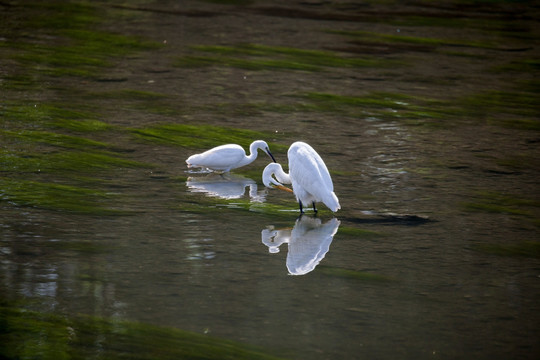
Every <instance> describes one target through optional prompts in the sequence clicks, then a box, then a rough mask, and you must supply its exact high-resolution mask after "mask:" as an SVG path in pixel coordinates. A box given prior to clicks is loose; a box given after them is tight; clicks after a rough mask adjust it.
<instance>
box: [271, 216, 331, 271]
mask: <svg viewBox="0 0 540 360" xmlns="http://www.w3.org/2000/svg"><path fill="white" fill-rule="evenodd" d="M339 224H340V222H339V220H338V219H336V218H333V219H331V220H329V221H327V222H326V223H324V224H322V223H321V220H320V219H318V218H315V217H308V216H305V215H304V216H302V217H300V218H299V219H298V220H296V224H295V225H294V227H293V228H292V229H280V230H274V228H273V227H270V228H269V229H264V230H263V231H262V232H261V238H262V242H263V244H265V245H266V246H268V250H269V252H271V253H277V252H279V247H280V246H281V244H283V243H287V244H288V245H289V251H288V253H287V270H288V271H289V274H291V275H305V274H307V273H309V272H311V271H313V270H314V269H315V267H316V266H317V265H319V263H320V262H321V260H322V259H324V257H325V255H326V253H327V252H328V250H329V249H330V244H331V243H332V240H333V239H334V235H335V234H336V233H337V231H338V228H339Z"/></svg>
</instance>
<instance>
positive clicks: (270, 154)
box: [266, 148, 276, 162]
mask: <svg viewBox="0 0 540 360" xmlns="http://www.w3.org/2000/svg"><path fill="white" fill-rule="evenodd" d="M266 153H267V154H268V156H270V157H271V158H272V161H273V162H276V159H274V155H272V153H271V152H270V149H269V148H266Z"/></svg>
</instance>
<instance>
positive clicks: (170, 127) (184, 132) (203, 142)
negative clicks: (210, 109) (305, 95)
mask: <svg viewBox="0 0 540 360" xmlns="http://www.w3.org/2000/svg"><path fill="white" fill-rule="evenodd" d="M131 131H132V132H133V134H135V135H136V136H138V137H140V138H142V139H145V140H148V141H153V142H157V143H162V144H169V145H178V146H182V147H186V148H195V149H206V148H211V147H214V146H218V145H223V144H231V143H233V144H238V145H240V146H242V147H244V148H245V149H246V151H247V152H248V153H249V145H250V144H251V143H252V142H253V141H255V140H259V139H260V140H264V139H266V138H269V137H271V136H272V134H271V133H265V132H261V131H254V130H247V129H239V128H232V127H224V126H212V125H188V124H163V125H157V126H153V127H147V128H143V129H132V130H131ZM268 145H269V147H270V151H274V150H280V151H283V150H284V149H287V148H286V147H285V146H283V145H280V144H274V143H271V142H269V143H268Z"/></svg>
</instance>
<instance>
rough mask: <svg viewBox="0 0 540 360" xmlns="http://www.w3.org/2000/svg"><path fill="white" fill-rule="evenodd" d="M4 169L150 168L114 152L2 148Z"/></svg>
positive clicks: (82, 170)
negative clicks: (34, 150) (31, 150)
mask: <svg viewBox="0 0 540 360" xmlns="http://www.w3.org/2000/svg"><path fill="white" fill-rule="evenodd" d="M0 166H1V170H0V173H2V172H5V173H7V172H10V173H17V174H21V173H50V174H56V175H58V174H63V175H66V174H67V173H73V172H76V173H77V174H78V175H80V174H82V173H89V172H94V171H96V170H106V169H114V168H129V167H149V165H148V164H143V163H140V162H137V161H133V160H128V159H123V158H121V157H118V156H116V155H115V154H114V153H111V152H94V151H56V152H47V153H44V152H30V151H14V150H10V151H8V150H0Z"/></svg>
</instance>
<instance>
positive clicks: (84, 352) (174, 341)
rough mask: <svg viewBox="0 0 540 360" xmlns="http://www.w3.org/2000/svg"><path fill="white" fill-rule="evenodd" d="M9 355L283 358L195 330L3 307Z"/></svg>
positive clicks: (3, 349)
mask: <svg viewBox="0 0 540 360" xmlns="http://www.w3.org/2000/svg"><path fill="white" fill-rule="evenodd" d="M0 321H1V324H2V329H1V331H0V340H1V341H0V343H1V345H0V357H1V358H3V359H4V358H5V359H23V358H24V359H86V358H94V357H96V356H98V357H99V358H103V359H126V358H137V359H141V360H142V359H268V360H271V359H278V358H277V357H274V356H272V355H270V354H267V353H265V352H263V351H262V350H261V349H258V348H255V347H251V346H248V345H244V344H240V343H236V342H233V341H228V340H223V339H219V338H215V337H210V336H206V335H201V334H197V333H193V332H188V331H183V330H178V329H173V328H165V327H158V326H152V325H145V324H141V323H136V322H128V321H121V320H105V319H101V318H97V317H90V316H82V315H81V316H75V317H65V316H59V315H53V314H47V313H39V312H35V311H30V310H26V309H24V308H19V307H15V306H9V305H8V304H2V306H0Z"/></svg>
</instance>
